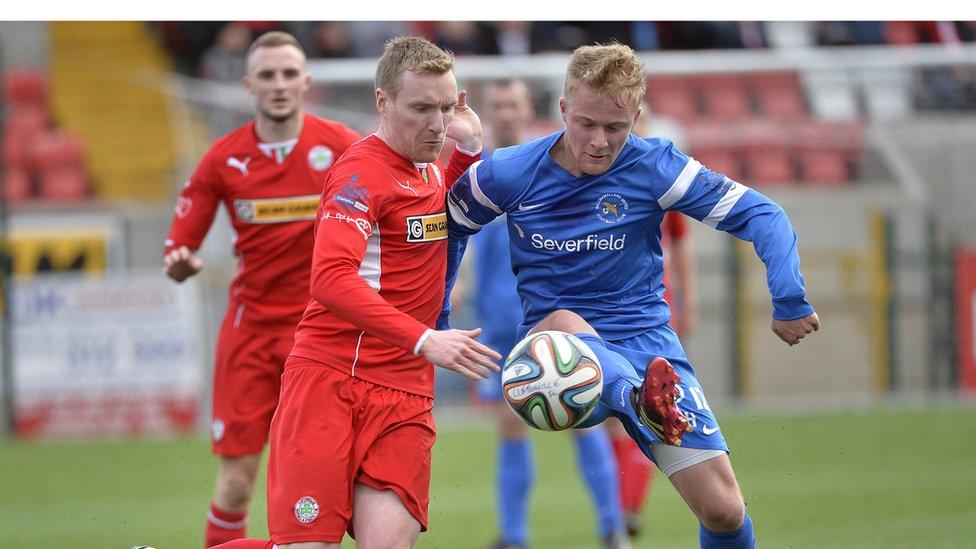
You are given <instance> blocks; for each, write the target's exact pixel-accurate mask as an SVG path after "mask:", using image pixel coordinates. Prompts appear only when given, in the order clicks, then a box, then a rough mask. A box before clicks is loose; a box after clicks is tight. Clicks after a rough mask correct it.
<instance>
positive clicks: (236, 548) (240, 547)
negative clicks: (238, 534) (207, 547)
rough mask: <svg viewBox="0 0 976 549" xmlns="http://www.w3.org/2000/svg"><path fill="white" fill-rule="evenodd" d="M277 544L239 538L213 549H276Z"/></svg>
mask: <svg viewBox="0 0 976 549" xmlns="http://www.w3.org/2000/svg"><path fill="white" fill-rule="evenodd" d="M274 546H275V544H273V543H271V541H270V540H266V539H244V538H238V539H235V540H231V541H228V542H227V543H222V544H220V545H217V546H216V547H214V548H213V549H274Z"/></svg>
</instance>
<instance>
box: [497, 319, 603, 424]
mask: <svg viewBox="0 0 976 549" xmlns="http://www.w3.org/2000/svg"><path fill="white" fill-rule="evenodd" d="M502 392H503V394H504V395H505V401H506V402H508V405H509V407H511V408H512V410H513V411H514V412H515V413H516V414H517V415H518V416H519V417H520V418H522V420H523V421H525V422H526V423H527V424H529V425H530V426H531V427H535V428H536V429H541V430H543V431H562V430H565V429H569V428H571V427H575V426H576V425H579V424H580V423H581V422H582V421H583V420H585V419H586V418H587V416H589V415H590V413H591V412H593V409H594V408H596V405H597V403H598V402H599V401H600V395H601V394H602V393H603V371H602V370H601V369H600V361H599V360H598V359H597V357H596V354H595V353H594V352H593V350H592V349H590V347H589V346H588V345H587V344H586V343H584V342H583V341H582V340H580V338H578V337H576V336H574V335H572V334H568V333H565V332H558V331H545V332H537V333H534V334H531V335H529V336H527V337H526V338H525V339H523V340H522V341H520V342H518V344H516V345H515V348H513V349H512V352H511V353H509V355H508V358H506V359H505V367H504V368H503V369H502Z"/></svg>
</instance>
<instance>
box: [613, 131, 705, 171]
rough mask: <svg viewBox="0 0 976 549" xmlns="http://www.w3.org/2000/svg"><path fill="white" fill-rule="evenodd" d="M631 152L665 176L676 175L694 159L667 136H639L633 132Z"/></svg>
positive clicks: (641, 161)
mask: <svg viewBox="0 0 976 549" xmlns="http://www.w3.org/2000/svg"><path fill="white" fill-rule="evenodd" d="M627 148H628V149H629V154H632V155H634V156H635V157H636V158H637V160H638V161H639V162H640V163H641V164H642V165H643V166H644V168H646V169H649V170H651V171H653V172H657V173H660V174H661V175H662V176H664V177H666V178H667V177H672V178H673V177H676V176H677V175H678V174H679V173H681V172H682V171H683V170H684V169H685V167H686V166H687V165H688V164H689V162H694V159H693V158H691V157H690V156H688V155H687V154H685V153H684V152H682V151H681V150H680V149H678V147H677V146H676V145H675V144H674V142H672V141H671V140H670V139H668V138H666V137H637V136H636V135H633V134H631V136H630V138H629V139H628V141H627Z"/></svg>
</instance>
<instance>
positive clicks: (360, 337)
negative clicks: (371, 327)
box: [349, 330, 366, 377]
mask: <svg viewBox="0 0 976 549" xmlns="http://www.w3.org/2000/svg"><path fill="white" fill-rule="evenodd" d="M364 334H366V330H363V331H361V332H359V339H357V340H356V358H354V359H352V370H351V371H350V372H349V375H350V376H352V377H356V363H357V362H359V346H360V345H362V343H363V335H364Z"/></svg>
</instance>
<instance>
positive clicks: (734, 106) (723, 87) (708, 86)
mask: <svg viewBox="0 0 976 549" xmlns="http://www.w3.org/2000/svg"><path fill="white" fill-rule="evenodd" d="M699 82H700V83H701V84H700V86H701V94H702V99H703V102H704V104H705V111H706V112H707V113H708V118H710V119H712V120H722V121H726V120H742V119H746V118H749V117H751V116H752V103H751V100H750V96H749V90H748V88H747V87H746V79H745V78H744V77H743V76H741V75H738V74H735V75H731V74H730V75H708V76H703V77H700V79H699Z"/></svg>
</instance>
